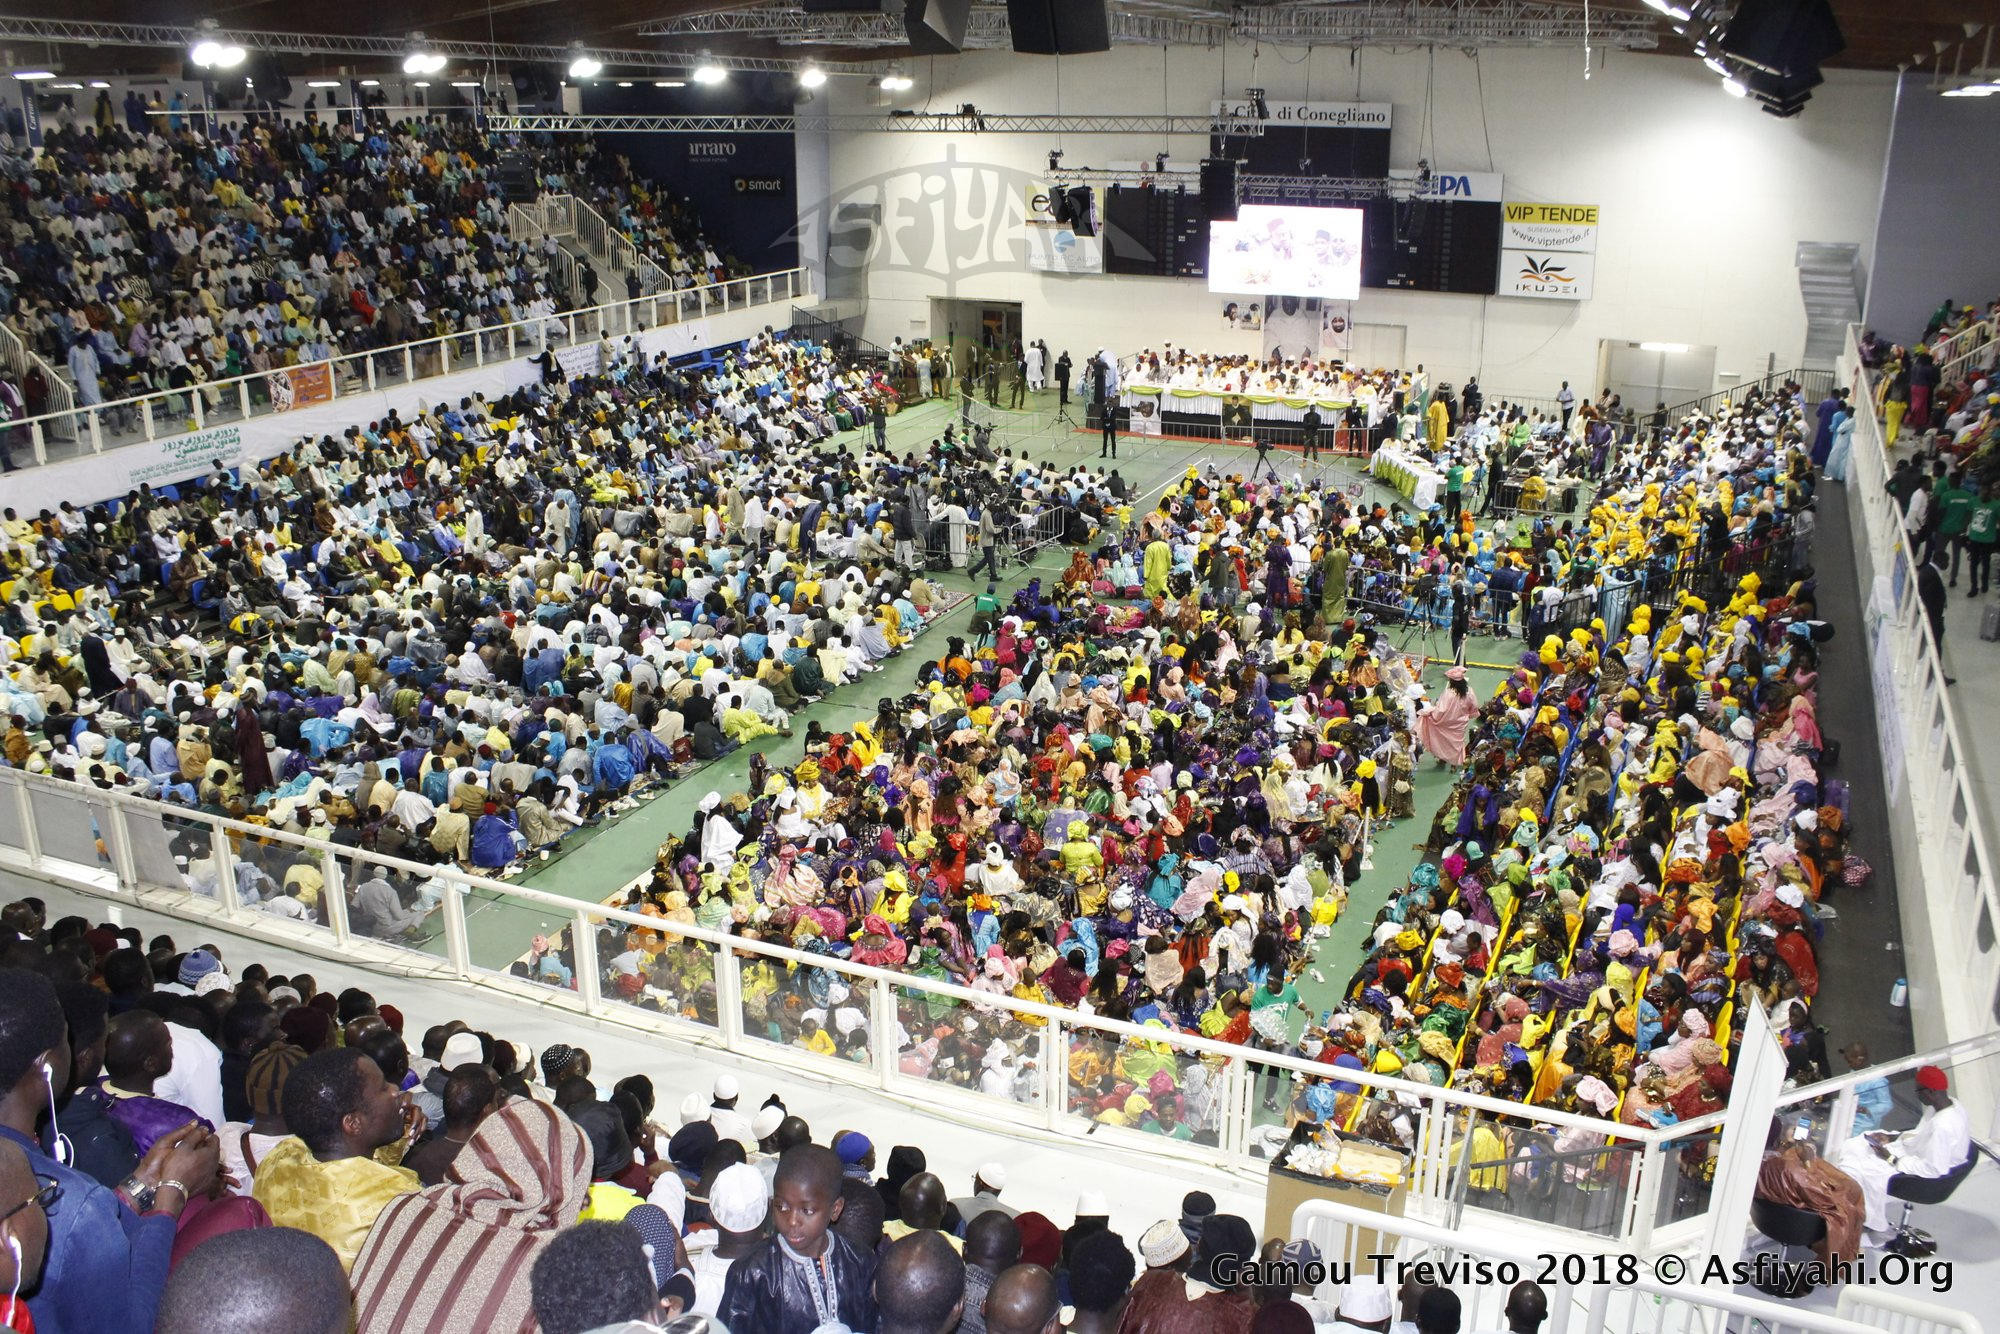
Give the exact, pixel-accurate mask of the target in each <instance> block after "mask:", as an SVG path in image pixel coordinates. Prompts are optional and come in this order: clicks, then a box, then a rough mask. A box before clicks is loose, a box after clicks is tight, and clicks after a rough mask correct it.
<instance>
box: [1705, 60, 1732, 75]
mask: <svg viewBox="0 0 2000 1334" xmlns="http://www.w3.org/2000/svg"><path fill="white" fill-rule="evenodd" d="M1701 63H1702V64H1704V65H1706V66H1708V67H1709V68H1710V69H1711V70H1713V71H1715V72H1716V73H1717V74H1720V75H1721V76H1722V77H1723V78H1725V79H1726V78H1728V77H1729V66H1727V65H1725V64H1723V63H1722V62H1721V61H1720V60H1717V59H1716V58H1715V57H1714V56H1703V57H1702V58H1701Z"/></svg>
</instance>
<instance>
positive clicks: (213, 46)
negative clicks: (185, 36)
mask: <svg viewBox="0 0 2000 1334" xmlns="http://www.w3.org/2000/svg"><path fill="white" fill-rule="evenodd" d="M247 54H248V53H247V52H245V51H244V49H243V48H242V47H240V46H237V45H235V44H234V43H229V44H224V43H222V42H218V41H216V40H215V39H213V38H210V37H204V38H203V39H202V40H200V41H198V42H196V43H195V44H194V45H193V46H191V47H189V48H188V59H189V60H192V61H193V62H194V63H195V64H197V65H199V66H200V67H201V68H203V69H235V68H236V67H237V66H238V65H240V64H242V63H243V59H244V56H245V55H247Z"/></svg>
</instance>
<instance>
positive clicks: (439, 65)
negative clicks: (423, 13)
mask: <svg viewBox="0 0 2000 1334" xmlns="http://www.w3.org/2000/svg"><path fill="white" fill-rule="evenodd" d="M443 68H444V57H443V56H441V55H437V54H435V53H434V52H432V51H430V50H428V49H426V47H425V45H424V35H423V34H422V33H420V32H413V33H411V34H410V54H408V55H407V56H404V57H403V73H405V74H435V73H437V72H438V71H439V70H441V69H443Z"/></svg>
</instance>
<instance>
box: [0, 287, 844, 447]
mask: <svg viewBox="0 0 2000 1334" xmlns="http://www.w3.org/2000/svg"><path fill="white" fill-rule="evenodd" d="M811 281H812V279H811V272H810V271H809V270H807V269H803V268H799V269H785V270H782V271H779V272H776V273H766V274H760V275H758V276H756V277H754V278H732V279H730V280H728V281H726V282H720V283H709V284H706V285H705V286H701V287H687V288H681V289H678V290H673V291H660V292H655V293H652V294H650V295H647V296H641V297H639V298H638V299H637V300H626V299H624V298H620V299H618V300H616V301H608V302H605V303H603V304H602V305H597V306H591V307H589V308H587V309H584V310H572V311H568V312H564V313H561V314H555V315H550V316H548V317H546V318H543V319H528V320H517V321H515V322H513V323H511V324H496V325H489V326H486V327H484V328H480V329H467V330H463V331H460V332H456V333H449V334H439V335H435V336H433V337H430V338H421V339H416V340H413V341H411V342H408V343H398V344H394V345H393V346H389V347H381V348H374V349H371V350H369V351H366V352H349V353H343V354H342V355H340V356H337V357H330V358H328V359H326V360H324V361H320V362H312V363H308V364H307V365H305V366H303V367H300V366H291V367H285V368H284V369H282V370H275V371H255V372H252V373H250V374H248V375H238V376H233V377H231V378H229V379H226V380H210V381H208V382H206V383H204V384H201V385H199V386H190V387H189V388H186V389H176V390H163V391H160V392H158V393H152V394H143V395H140V396H139V397H136V398H126V399H120V400H118V401H117V402H115V403H100V404H97V405H95V406H91V407H81V408H79V407H75V406H73V402H74V401H73V400H71V406H68V407H65V408H64V409H63V410H62V411H54V412H45V413H42V414H40V415H39V416H35V417H28V418H25V419H23V420H21V421H18V422H15V423H13V425H12V426H11V427H10V428H8V429H11V430H13V431H16V432H20V433H22V435H25V436H26V438H27V441H28V443H29V444H30V445H31V446H32V461H33V462H35V463H38V464H39V463H47V462H48V461H49V451H48V445H49V444H50V443H51V442H52V441H55V440H61V439H71V438H75V439H77V447H78V451H79V452H88V453H92V454H97V453H102V452H103V451H104V450H106V449H116V448H118V447H120V446H121V445H131V444H140V443H143V442H145V441H149V440H155V439H159V438H160V437H162V436H171V435H179V434H181V433H183V432H184V431H200V430H205V429H206V428H207V427H209V426H211V425H215V424H221V423H228V422H241V421H248V420H250V419H251V418H253V417H261V416H266V415H269V414H271V413H273V412H276V411H281V410H282V409H279V408H277V407H276V406H275V404H276V403H277V402H279V401H282V400H283V399H286V398H288V397H289V395H286V394H283V393H282V392H281V393H279V394H274V393H273V392H272V391H273V389H274V387H280V386H288V385H289V383H290V381H289V379H288V378H287V377H288V376H290V374H291V373H292V372H295V371H299V370H310V369H311V368H312V367H314V366H326V367H327V368H328V376H327V381H328V383H327V391H328V400H327V401H332V400H337V399H339V398H342V397H344V396H346V395H349V394H354V393H362V392H370V393H372V392H374V391H375V390H377V389H378V388H382V387H385V386H388V385H395V384H409V383H414V382H416V381H419V380H426V379H432V378H434V377H437V376H440V375H449V374H451V373H452V372H454V371H462V370H466V369H468V368H471V367H474V366H485V365H487V364H488V363H489V362H497V361H512V360H515V359H516V358H518V357H521V356H525V355H528V354H530V353H534V352H539V351H540V350H541V349H542V347H544V346H545V345H546V344H547V343H548V342H549V341H551V340H555V341H562V342H570V343H574V342H575V341H576V340H577V339H579V338H594V337H597V336H598V335H600V334H617V335H622V334H628V333H636V332H638V331H639V330H641V329H648V328H656V327H659V326H662V325H671V324H679V323H682V322H684V321H687V320H697V319H704V318H706V317H708V316H710V315H714V314H721V313H725V312H728V311H733V310H740V309H743V308H745V307H747V306H754V305H766V304H770V303H773V302H780V301H793V300H796V299H798V298H800V297H801V296H804V295H806V294H807V293H808V292H809V291H810V289H811ZM56 384H57V385H60V386H61V387H62V388H63V389H65V390H67V389H68V384H67V382H66V381H57V382H56ZM51 392H54V387H53V386H52V390H51ZM299 406H303V405H299ZM22 435H16V436H14V437H13V439H14V440H15V441H17V442H18V441H19V440H20V439H21V438H22ZM22 461H23V462H25V461H27V460H25V459H24V460H22Z"/></svg>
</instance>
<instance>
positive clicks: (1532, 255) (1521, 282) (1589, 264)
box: [1497, 250, 1597, 301]
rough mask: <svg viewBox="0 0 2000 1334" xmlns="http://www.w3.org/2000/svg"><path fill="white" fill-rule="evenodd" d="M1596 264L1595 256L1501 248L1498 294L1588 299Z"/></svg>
mask: <svg viewBox="0 0 2000 1334" xmlns="http://www.w3.org/2000/svg"><path fill="white" fill-rule="evenodd" d="M1596 265H1597V257H1596V256H1595V255H1572V254H1565V253H1564V252H1562V251H1559V250H1502V251H1501V252H1500V285H1499V288H1498V290H1497V295H1500V296H1527V297H1536V298H1539V299H1541V300H1544V301H1588V300H1590V288H1591V279H1592V277H1593V276H1594V275H1595V273H1596Z"/></svg>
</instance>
